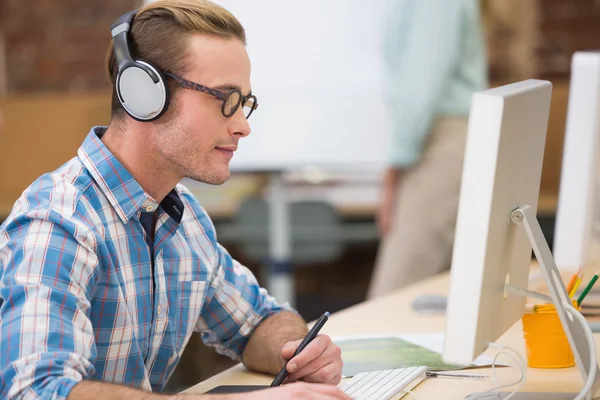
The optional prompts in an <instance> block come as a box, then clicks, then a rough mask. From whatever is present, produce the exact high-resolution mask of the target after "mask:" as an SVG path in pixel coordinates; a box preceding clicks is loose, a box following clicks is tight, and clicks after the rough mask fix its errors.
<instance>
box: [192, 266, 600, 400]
mask: <svg viewBox="0 0 600 400" xmlns="http://www.w3.org/2000/svg"><path fill="white" fill-rule="evenodd" d="M448 289H449V274H448V273H446V274H442V275H438V276H436V277H434V278H431V279H429V280H427V281H424V282H422V283H419V284H417V285H413V286H410V287H409V288H407V289H405V290H401V291H399V292H397V293H395V294H392V295H390V296H387V297H385V298H381V299H376V300H374V301H369V302H365V303H362V304H359V305H357V306H354V307H351V308H348V309H346V310H343V311H341V312H338V313H335V314H333V315H332V316H331V318H330V319H329V321H328V322H327V324H325V326H324V328H323V330H322V332H323V333H326V334H328V335H330V336H343V335H359V334H371V333H372V334H393V333H400V332H441V331H443V330H444V328H445V317H444V316H423V315H419V314H417V313H415V312H413V311H412V310H411V308H410V303H411V301H412V300H413V299H414V298H415V296H417V295H419V294H424V293H427V294H446V293H447V292H448ZM595 338H596V347H597V348H598V347H599V344H600V335H598V334H596V335H595ZM499 342H500V343H502V344H505V345H509V346H510V347H512V348H514V349H515V350H517V351H518V352H519V353H520V354H521V355H522V356H523V358H524V359H526V358H525V345H524V341H523V333H522V325H521V323H520V322H518V323H517V324H515V326H514V327H513V328H512V329H511V330H509V331H508V332H507V333H506V334H505V335H504V336H503V337H502V338H501V339H500V340H499ZM488 354H490V355H493V354H495V353H494V352H492V351H490V352H489V353H488ZM501 359H502V360H503V361H504V360H505V361H506V362H509V363H512V362H511V361H510V360H508V359H506V358H502V357H501ZM477 371H478V372H477V373H484V374H487V375H490V376H491V368H486V369H478V370H477ZM482 371H483V372H482ZM497 371H498V374H497V375H498V378H499V382H501V383H509V382H512V381H515V380H517V379H518V378H519V376H520V372H519V370H518V368H499V369H498V370H497ZM272 379H273V378H272V377H271V376H267V375H262V374H257V373H252V372H249V371H247V370H246V369H245V368H244V367H243V366H242V365H241V364H238V365H236V366H234V367H232V368H230V369H228V370H226V371H223V372H222V373H220V374H218V375H215V376H214V377H212V378H209V379H207V380H206V381H204V382H201V383H199V384H198V385H196V386H193V387H192V388H190V389H188V390H187V391H186V392H187V393H204V392H206V391H208V390H210V389H211V388H213V387H215V386H218V385H228V384H229V385H231V384H241V385H243V384H263V385H264V384H267V385H268V384H270V383H271V381H272ZM582 386H583V381H582V379H581V377H580V375H579V372H578V370H577V368H575V367H573V368H566V369H556V370H550V369H532V368H528V370H527V380H526V382H525V384H524V385H523V386H522V387H521V389H520V391H529V392H535V391H539V392H552V391H554V392H578V391H579V390H580V389H581V387H582ZM492 387H494V383H493V381H492V380H491V379H489V380H485V381H479V380H472V379H456V378H429V379H426V380H425V381H424V382H423V383H421V384H420V385H419V386H418V387H417V388H416V389H415V390H414V393H415V395H416V396H417V398H418V399H440V398H444V399H449V400H451V399H461V400H462V399H464V397H465V396H466V395H467V394H469V393H471V392H474V391H484V390H488V389H490V388H492Z"/></svg>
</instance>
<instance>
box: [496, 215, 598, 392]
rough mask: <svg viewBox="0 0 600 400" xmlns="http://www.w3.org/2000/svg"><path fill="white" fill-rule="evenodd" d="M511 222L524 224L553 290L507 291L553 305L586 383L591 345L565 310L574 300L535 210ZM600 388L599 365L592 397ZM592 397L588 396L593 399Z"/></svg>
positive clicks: (580, 327) (515, 217) (513, 289)
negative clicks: (548, 294)
mask: <svg viewBox="0 0 600 400" xmlns="http://www.w3.org/2000/svg"><path fill="white" fill-rule="evenodd" d="M511 220H512V222H513V223H515V224H523V227H524V228H525V231H526V232H527V236H528V237H529V241H530V242H531V247H532V248H533V252H534V254H535V257H536V259H537V261H538V263H539V265H540V270H541V272H542V276H543V277H544V280H545V281H546V284H547V285H548V288H549V289H550V296H546V295H543V294H541V293H536V292H532V291H529V290H526V289H524V288H517V287H514V286H510V285H507V286H506V292H507V293H509V294H516V295H521V296H532V297H533V296H535V297H538V298H542V299H544V300H545V301H549V302H552V303H553V304H554V306H555V307H556V312H557V313H558V317H559V318H560V321H561V323H562V325H563V328H564V330H565V333H566V335H567V339H568V340H569V344H570V345H571V349H572V350H573V355H574V356H575V362H576V364H577V367H578V368H579V372H580V373H581V377H582V379H583V382H585V381H586V380H587V377H588V373H589V370H590V352H589V343H588V340H587V338H586V336H585V332H584V328H583V327H582V326H581V324H580V323H579V322H578V321H577V320H575V319H573V318H572V317H571V316H570V314H568V313H567V311H566V310H565V307H564V304H571V299H570V298H569V294H568V293H567V289H566V288H565V285H564V283H563V281H562V279H561V277H560V273H559V271H558V267H557V266H556V263H555V262H554V258H553V257H552V252H551V251H550V247H549V246H548V243H547V242H546V238H545V237H544V234H543V232H542V228H541V227H540V224H539V222H538V220H537V216H536V214H535V211H534V210H533V209H532V208H531V207H530V206H529V205H526V206H523V207H520V208H517V209H516V210H514V211H513V212H512V214H511ZM598 389H600V370H599V369H598V365H596V379H595V381H594V385H593V389H592V394H596V393H598ZM509 394H510V392H508V393H504V392H501V393H500V394H499V395H498V396H493V395H492V393H490V396H488V397H485V399H498V400H500V399H504V398H505V397H507V396H508V395H509ZM576 396H577V393H547V392H546V393H543V392H537V393H534V392H523V393H516V394H515V395H514V396H513V397H511V399H514V400H533V399H544V400H563V399H565V400H566V399H574V398H575V397H576ZM591 397H592V396H589V397H588V399H589V398H591Z"/></svg>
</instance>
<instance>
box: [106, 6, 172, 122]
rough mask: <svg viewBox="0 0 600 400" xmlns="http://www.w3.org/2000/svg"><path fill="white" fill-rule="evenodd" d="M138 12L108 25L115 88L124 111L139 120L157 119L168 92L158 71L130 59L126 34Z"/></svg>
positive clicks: (146, 64) (141, 61) (163, 110)
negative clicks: (111, 46) (115, 64)
mask: <svg viewBox="0 0 600 400" xmlns="http://www.w3.org/2000/svg"><path fill="white" fill-rule="evenodd" d="M137 13H138V10H133V11H129V12H128V13H125V14H123V15H122V16H120V17H119V18H118V19H117V20H116V21H115V22H114V23H113V24H112V25H111V35H112V37H113V47H114V53H115V59H116V62H117V78H116V80H115V86H116V87H115V89H116V91H117V95H118V97H119V101H120V102H121V105H122V106H123V108H124V109H125V111H126V112H127V113H128V114H129V115H130V116H131V117H133V118H134V119H136V120H138V121H152V120H155V119H157V118H158V117H160V116H161V115H162V114H163V113H164V112H165V111H166V109H167V107H168V105H169V92H168V88H167V85H166V84H165V80H164V78H163V77H162V75H161V73H160V70H159V69H158V68H156V67H155V66H154V65H152V64H151V63H150V62H148V61H144V60H136V59H134V58H133V56H132V54H131V50H130V46H129V40H128V37H129V35H128V34H129V32H130V30H131V25H132V24H133V19H134V18H135V16H136V14H137Z"/></svg>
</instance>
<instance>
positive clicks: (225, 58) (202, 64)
mask: <svg viewBox="0 0 600 400" xmlns="http://www.w3.org/2000/svg"><path fill="white" fill-rule="evenodd" d="M188 49H189V50H188V54H187V57H189V59H188V61H189V64H188V65H189V71H188V72H187V73H185V74H183V78H185V79H187V80H189V81H192V82H196V83H199V84H201V85H204V86H208V87H210V88H212V89H217V90H220V91H221V92H224V93H227V92H229V91H231V90H232V89H234V88H237V89H239V90H240V91H241V92H242V94H243V95H244V96H247V95H248V94H249V93H250V92H251V89H250V60H249V58H248V54H247V53H246V48H245V47H244V44H243V43H242V42H241V41H239V40H237V39H223V38H219V37H215V36H208V35H194V36H192V37H191V38H190V41H189V45H188ZM222 105H223V102H222V101H221V100H220V99H218V98H216V97H214V96H212V95H210V94H207V93H203V92H198V91H195V90H189V89H183V88H179V90H178V91H177V93H176V95H175V96H174V98H173V99H171V105H170V109H169V112H168V113H167V114H165V117H166V118H164V121H163V122H161V120H163V118H161V119H159V120H158V121H157V125H158V126H159V129H158V130H157V132H155V133H154V134H153V137H154V140H155V144H156V146H157V150H158V151H159V152H160V153H161V155H162V156H163V158H165V159H166V161H167V162H168V163H169V165H172V166H173V167H174V168H176V171H177V173H178V174H180V175H182V176H184V177H187V178H192V179H195V180H198V181H202V182H206V183H210V184H214V185H220V184H222V183H224V182H225V181H226V180H227V179H229V176H230V171H229V161H230V160H231V158H232V157H233V154H234V151H235V150H236V149H237V146H238V141H239V140H240V139H241V138H242V137H245V136H248V135H249V134H250V126H249V125H248V121H247V120H246V117H245V116H244V113H243V110H242V106H241V105H240V107H239V108H238V110H237V111H236V113H235V114H234V115H233V116H231V117H229V118H227V117H225V116H223V114H222V113H221V107H222Z"/></svg>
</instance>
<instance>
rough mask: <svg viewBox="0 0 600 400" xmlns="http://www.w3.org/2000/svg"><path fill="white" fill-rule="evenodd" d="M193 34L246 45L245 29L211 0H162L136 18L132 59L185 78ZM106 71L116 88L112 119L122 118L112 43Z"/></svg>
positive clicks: (172, 88) (174, 86)
mask: <svg viewBox="0 0 600 400" xmlns="http://www.w3.org/2000/svg"><path fill="white" fill-rule="evenodd" d="M193 34H206V35H213V36H219V37H223V38H228V39H239V40H240V41H241V42H242V43H244V44H246V32H245V31H244V27H243V26H242V24H240V22H239V21H238V20H237V19H236V18H235V17H234V16H233V15H232V14H231V13H230V12H229V11H227V10H226V9H224V8H223V7H221V6H219V5H217V4H214V3H212V2H210V1H207V0H159V1H156V2H153V3H149V4H146V5H144V6H143V7H142V8H140V10H139V11H138V12H137V13H136V15H135V18H134V19H133V22H132V24H131V30H130V31H129V33H128V35H129V48H130V51H131V56H132V57H133V58H134V59H143V60H147V61H149V62H150V63H152V64H153V65H154V66H155V67H157V68H158V69H160V70H161V71H169V72H171V73H173V74H178V75H183V74H184V73H185V72H187V68H188V65H187V59H188V53H187V46H188V42H189V39H190V37H191V36H192V35H193ZM106 70H107V73H108V77H109V79H110V82H111V84H112V87H113V93H112V104H111V118H112V119H113V120H114V119H121V118H122V117H123V116H124V115H125V110H124V109H123V107H122V105H121V103H120V102H119V98H118V97H117V92H116V89H115V81H116V79H117V73H118V66H117V61H116V57H115V54H114V46H113V42H112V41H111V42H110V45H109V48H108V52H107V54H106ZM168 88H169V91H170V95H171V98H172V97H173V95H174V94H175V91H176V90H178V87H177V84H176V83H175V82H173V81H172V80H171V81H170V82H168Z"/></svg>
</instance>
